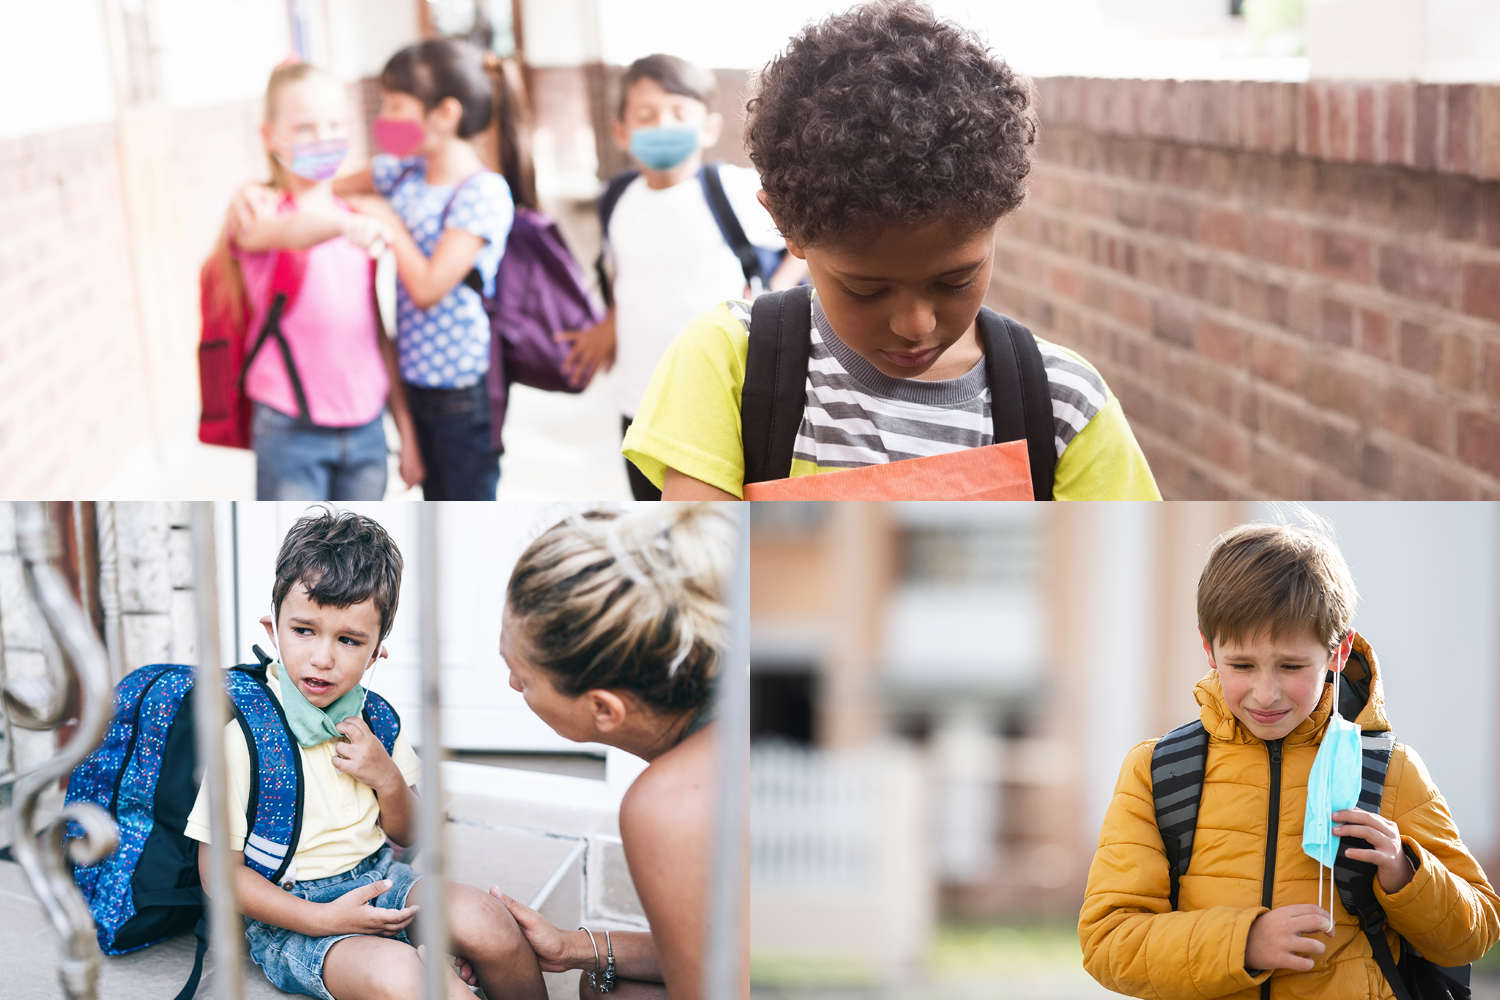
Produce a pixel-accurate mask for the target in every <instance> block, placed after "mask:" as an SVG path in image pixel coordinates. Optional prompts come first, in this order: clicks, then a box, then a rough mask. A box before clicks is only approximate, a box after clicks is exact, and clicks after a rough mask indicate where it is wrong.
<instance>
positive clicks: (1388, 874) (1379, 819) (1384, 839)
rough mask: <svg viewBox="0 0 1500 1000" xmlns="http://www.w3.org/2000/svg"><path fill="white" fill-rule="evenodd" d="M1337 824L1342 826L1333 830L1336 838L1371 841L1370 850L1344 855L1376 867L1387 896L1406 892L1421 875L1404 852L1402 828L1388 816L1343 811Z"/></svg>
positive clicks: (1336, 818)
mask: <svg viewBox="0 0 1500 1000" xmlns="http://www.w3.org/2000/svg"><path fill="white" fill-rule="evenodd" d="M1333 821H1334V822H1335V823H1337V824H1340V825H1338V826H1335V827H1334V828H1333V835H1334V836H1335V837H1358V838H1359V839H1360V840H1367V841H1369V842H1370V846H1369V848H1368V849H1365V848H1358V847H1351V848H1348V849H1347V850H1345V851H1344V853H1345V854H1346V855H1347V856H1349V857H1351V858H1353V859H1354V860H1355V861H1368V862H1370V863H1371V864H1373V865H1374V866H1375V877H1376V878H1378V879H1379V880H1380V888H1382V889H1384V890H1385V893H1386V895H1387V896H1389V895H1391V894H1392V893H1397V892H1400V891H1401V890H1402V889H1405V888H1406V886H1407V883H1409V882H1411V880H1412V877H1413V876H1414V875H1416V874H1417V872H1416V869H1415V868H1413V867H1412V865H1411V859H1410V858H1408V857H1407V856H1406V852H1405V851H1404V850H1402V849H1401V831H1400V829H1398V828H1397V826H1396V824H1395V823H1392V822H1391V821H1390V820H1388V819H1386V818H1385V817H1384V816H1377V815H1375V814H1374V813H1372V812H1366V811H1365V810H1363V809H1340V810H1339V811H1338V812H1336V813H1334V814H1333Z"/></svg>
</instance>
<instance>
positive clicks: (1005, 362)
mask: <svg viewBox="0 0 1500 1000" xmlns="http://www.w3.org/2000/svg"><path fill="white" fill-rule="evenodd" d="M978 326H979V339H980V342H981V344H982V345H983V347H984V366H985V375H986V377H987V378H988V380H989V383H990V415H991V418H992V419H993V420H994V423H995V443H996V444H999V443H1001V442H1005V441H1025V442H1026V454H1027V458H1028V459H1029V460H1030V465H1031V495H1032V497H1033V498H1035V499H1037V500H1051V499H1052V479H1053V474H1054V472H1055V470H1056V467H1057V431H1056V427H1055V425H1054V422H1053V419H1052V390H1051V386H1050V384H1049V383H1048V380H1047V368H1046V365H1044V364H1043V363H1042V352H1041V351H1040V350H1038V349H1037V346H1036V338H1035V337H1033V336H1032V335H1031V331H1030V330H1028V329H1026V327H1024V326H1022V325H1021V324H1020V323H1017V322H1016V321H1015V320H1013V319H1011V318H1010V317H1009V316H1002V315H1000V314H999V313H997V312H995V311H994V310H993V309H990V308H989V307H987V306H986V307H981V308H980V310H979V319H978Z"/></svg>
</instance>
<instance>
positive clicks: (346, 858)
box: [185, 663, 422, 880]
mask: <svg viewBox="0 0 1500 1000" xmlns="http://www.w3.org/2000/svg"><path fill="white" fill-rule="evenodd" d="M279 667H280V664H275V663H273V664H272V665H271V666H270V667H269V668H268V669H267V670H266V686H267V687H268V688H270V690H271V696H272V697H274V698H275V699H276V700H277V701H278V702H279V701H281V700H282V698H281V678H280V676H279V675H278V673H277V671H278V669H279ZM334 742H335V741H333V740H328V741H326V742H324V743H319V744H318V745H317V746H313V747H298V749H299V750H300V751H301V752H302V781H303V801H302V836H301V837H300V838H299V839H298V841H297V854H296V857H295V858H294V859H293V861H292V866H291V867H290V868H289V869H288V870H287V875H288V876H289V877H290V878H293V879H298V880H310V879H319V878H328V877H329V876H332V875H341V874H343V873H344V872H346V871H348V870H349V869H351V868H353V867H354V866H355V865H357V864H359V863H360V862H361V861H363V860H364V859H365V858H367V857H369V856H370V855H371V854H374V853H375V852H376V851H377V850H379V849H380V846H381V845H382V844H384V843H385V832H384V831H383V830H381V828H380V802H379V801H378V800H377V799H376V797H375V790H374V789H372V788H371V787H370V786H369V785H367V784H365V783H364V782H362V781H359V780H358V779H356V778H352V777H350V776H349V775H347V774H344V773H342V772H340V771H339V770H338V769H337V768H336V767H334V766H333V744H334ZM224 756H225V762H226V764H227V766H228V772H229V834H230V838H229V846H230V849H231V850H235V851H243V850H244V849H245V807H246V806H247V805H249V802H250V749H249V747H247V746H246V745H245V733H244V730H242V729H241V728H240V724H239V723H238V722H230V723H229V724H228V725H227V726H225V727H224ZM391 759H392V760H393V761H395V762H396V767H398V768H399V769H400V770H401V776H402V777H403V778H405V779H406V783H407V784H408V785H414V784H416V781H417V777H418V775H419V774H420V773H421V770H422V764H421V761H419V760H418V759H417V755H416V752H415V751H413V750H412V748H411V744H410V743H409V742H407V739H406V734H405V733H400V734H398V735H397V736H396V745H395V748H394V752H393V753H392V754H391ZM185 832H186V833H187V835H188V836H189V837H192V838H193V839H194V840H197V841H201V842H203V843H205V844H207V843H209V840H210V836H209V832H208V786H207V785H206V784H205V785H204V786H203V787H201V788H200V789H199V790H198V800H197V801H196V802H194V803H193V811H192V812H191V813H189V814H188V819H187V827H186V830H185Z"/></svg>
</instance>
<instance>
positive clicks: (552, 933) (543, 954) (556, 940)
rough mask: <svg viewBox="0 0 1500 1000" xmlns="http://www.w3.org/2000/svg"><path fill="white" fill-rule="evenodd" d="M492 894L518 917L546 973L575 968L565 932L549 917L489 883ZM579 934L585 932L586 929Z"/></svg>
mask: <svg viewBox="0 0 1500 1000" xmlns="http://www.w3.org/2000/svg"><path fill="white" fill-rule="evenodd" d="M490 895H491V896H494V897H495V898H496V899H498V900H500V902H501V903H502V904H504V906H505V908H506V909H507V910H509V911H510V915H511V916H512V917H515V918H516V923H517V924H518V925H519V926H520V928H521V933H523V934H525V935H526V942H527V943H528V944H530V945H531V950H532V951H534V952H536V958H537V961H538V962H540V963H541V966H542V971H543V972H566V971H567V970H569V969H571V968H575V967H576V966H575V964H574V963H570V962H569V960H568V959H569V957H570V956H569V954H568V951H569V949H568V935H567V934H566V932H564V931H563V930H561V929H560V928H558V927H555V926H553V924H552V922H551V921H550V920H548V919H547V918H546V917H544V916H542V915H541V914H540V913H538V912H536V911H535V910H533V909H532V908H531V907H529V906H526V905H525V904H523V903H518V902H516V901H515V900H514V899H511V898H510V897H509V896H507V895H506V894H505V893H503V892H501V891H500V889H499V887H498V886H493V885H492V886H490ZM576 933H578V934H582V933H583V931H577V932H576ZM590 954H592V952H590Z"/></svg>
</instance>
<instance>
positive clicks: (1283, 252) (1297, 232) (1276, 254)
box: [1250, 196, 1500, 268]
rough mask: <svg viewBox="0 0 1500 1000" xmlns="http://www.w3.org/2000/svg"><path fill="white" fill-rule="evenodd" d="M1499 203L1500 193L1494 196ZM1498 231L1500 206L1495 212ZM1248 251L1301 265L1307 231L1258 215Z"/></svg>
mask: <svg viewBox="0 0 1500 1000" xmlns="http://www.w3.org/2000/svg"><path fill="white" fill-rule="evenodd" d="M1495 200H1496V204H1497V205H1500V196H1497V197H1496V199H1495ZM1496 216H1497V230H1500V209H1497V211H1496ZM1250 244H1251V250H1250V252H1251V254H1253V255H1254V256H1256V257H1259V258H1260V259H1261V260H1264V261H1268V262H1270V263H1272V264H1279V265H1281V266H1282V267H1294V268H1300V267H1303V266H1304V265H1305V263H1306V260H1307V230H1306V229H1304V228H1303V227H1302V226H1300V225H1298V224H1297V223H1295V222H1289V221H1286V220H1283V219H1272V218H1266V217H1265V216H1259V217H1257V218H1256V219H1254V221H1253V222H1252V223H1251V226H1250Z"/></svg>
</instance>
